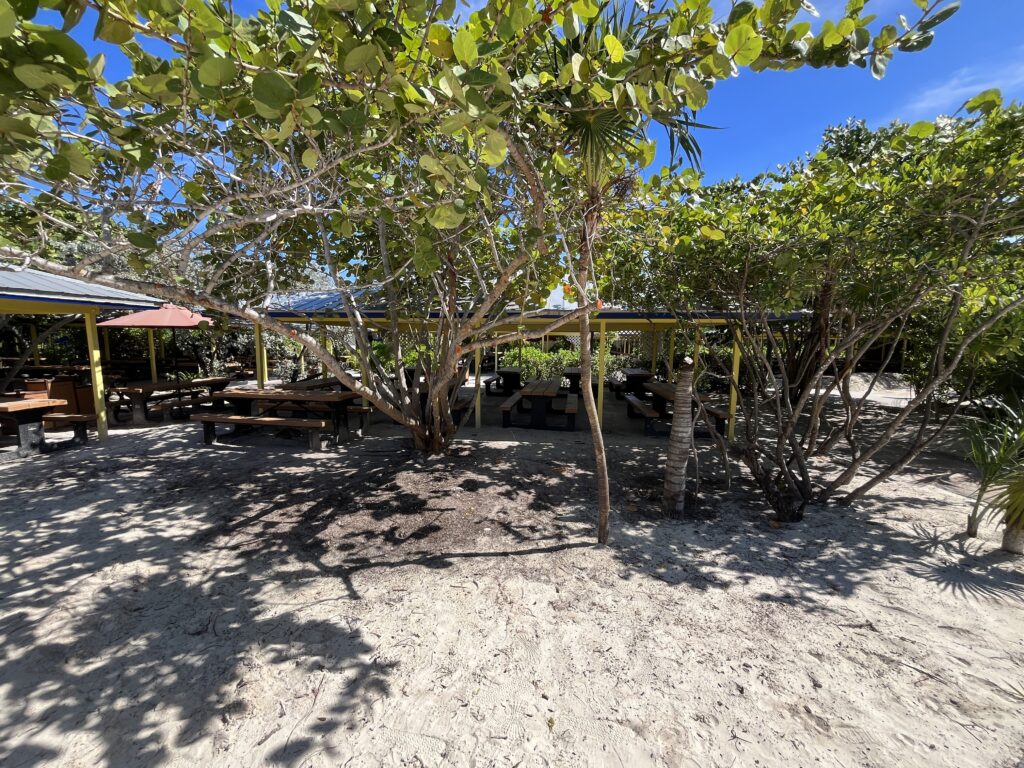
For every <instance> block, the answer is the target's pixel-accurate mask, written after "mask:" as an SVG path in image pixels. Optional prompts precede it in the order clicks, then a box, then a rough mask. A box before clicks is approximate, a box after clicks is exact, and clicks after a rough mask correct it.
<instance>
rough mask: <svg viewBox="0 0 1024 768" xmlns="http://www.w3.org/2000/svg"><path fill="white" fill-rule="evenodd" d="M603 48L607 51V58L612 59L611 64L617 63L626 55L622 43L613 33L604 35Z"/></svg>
mask: <svg viewBox="0 0 1024 768" xmlns="http://www.w3.org/2000/svg"><path fill="white" fill-rule="evenodd" d="M604 48H605V50H606V51H608V58H610V59H611V60H612V63H613V64H618V63H619V62H620V61H622V59H623V57H624V56H625V55H626V49H625V48H623V47H622V43H620V42H619V38H617V37H616V36H615V35H605V36H604Z"/></svg>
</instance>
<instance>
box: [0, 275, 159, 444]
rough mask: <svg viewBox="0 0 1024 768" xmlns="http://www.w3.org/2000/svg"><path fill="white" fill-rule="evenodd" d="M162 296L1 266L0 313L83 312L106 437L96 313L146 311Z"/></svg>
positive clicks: (94, 388) (99, 421)
mask: <svg viewBox="0 0 1024 768" xmlns="http://www.w3.org/2000/svg"><path fill="white" fill-rule="evenodd" d="M161 303H162V302H161V301H160V300H159V299H154V298H150V297H149V296H143V295H142V294H139V293H132V292H130V291H121V290H118V289H116V288H107V287H106V286H102V285H96V284H93V283H87V282H84V281H82V280H75V279H74V278H70V277H63V276H60V275H51V274H49V273H47V272H40V271H38V270H34V269H11V268H7V267H0V314H5V315H7V314H10V315H82V317H83V319H84V321H85V338H86V342H87V345H88V349H89V375H90V377H91V379H92V393H93V405H94V406H95V409H96V431H97V433H98V435H99V438H100V439H101V440H103V439H105V438H106V436H107V411H106V407H105V403H104V399H103V392H104V387H103V368H102V365H101V359H102V356H101V351H100V342H99V333H98V331H97V327H96V325H97V324H96V316H97V315H98V314H99V313H100V312H106V311H109V310H144V309H153V308H156V307H159V306H160V305H161Z"/></svg>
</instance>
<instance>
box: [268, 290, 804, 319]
mask: <svg viewBox="0 0 1024 768" xmlns="http://www.w3.org/2000/svg"><path fill="white" fill-rule="evenodd" d="M356 298H357V299H358V298H359V296H358V295H357V296H356ZM269 311H270V315H271V317H277V318H281V319H298V318H309V319H317V318H320V319H324V318H332V319H344V318H346V317H347V315H346V314H345V309H344V306H343V304H342V301H341V296H340V294H339V293H338V292H337V291H302V292H299V293H283V294H278V295H276V296H274V297H272V299H271V301H270V307H269ZM572 311H573V310H571V309H546V310H544V311H542V312H538V313H536V314H531V315H530V319H531V320H556V319H557V318H559V317H561V316H563V315H567V314H569V313H570V312H572ZM359 312H360V314H362V315H363V316H364V317H367V318H370V319H378V318H384V317H387V308H386V307H383V306H379V305H378V306H372V307H363V306H360V307H359ZM440 316H441V313H440V312H437V311H434V312H430V313H428V314H427V319H437V318H439V317H440ZM505 316H506V317H507V319H508V321H509V322H510V323H514V322H515V321H516V318H517V317H518V316H519V313H518V312H517V311H513V312H508V313H506V315H505ZM803 316H804V313H803V312H794V313H791V314H789V315H785V316H772V318H771V320H773V321H776V322H785V321H792V320H798V319H800V318H801V317H803ZM738 317H740V313H739V312H724V311H718V310H695V311H686V312H669V311H667V310H665V311H658V312H639V311H634V310H628V309H614V308H608V309H601V310H598V311H597V312H595V313H594V314H593V315H592V319H593V320H598V321H600V320H607V321H615V320H674V319H676V318H681V319H684V320H731V319H736V318H738Z"/></svg>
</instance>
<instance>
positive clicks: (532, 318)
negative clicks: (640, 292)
mask: <svg viewBox="0 0 1024 768" xmlns="http://www.w3.org/2000/svg"><path fill="white" fill-rule="evenodd" d="M572 311H573V310H569V309H549V310H544V311H542V312H532V313H522V314H509V315H508V316H507V321H506V322H503V323H502V324H501V325H499V326H496V327H495V328H493V329H492V333H493V334H494V335H495V336H500V335H501V334H503V333H510V332H514V331H516V330H520V329H527V330H539V329H541V328H545V327H546V326H549V325H550V324H551V323H552V322H554V321H556V320H557V319H558V318H559V317H564V316H565V315H567V314H569V313H570V312H572ZM360 313H361V315H362V318H363V320H364V322H365V323H366V324H367V325H368V326H369V327H370V328H379V329H381V330H385V329H388V328H389V327H390V325H389V319H388V313H387V310H386V309H385V308H383V307H380V308H369V309H366V310H361V311H360ZM270 314H271V316H272V317H274V318H276V319H277V320H280V321H282V322H290V323H306V324H310V325H314V326H319V327H321V328H324V327H327V326H347V325H349V319H348V315H347V314H346V313H345V310H344V308H343V307H342V306H341V303H340V298H339V296H338V294H337V293H336V292H330V291H325V292H306V293H299V294H286V295H281V296H277V297H275V300H274V302H273V303H272V305H271V310H270ZM439 317H440V314H439V313H430V315H429V316H427V317H425V318H402V319H401V320H400V321H399V326H400V327H401V328H405V329H409V330H414V329H420V328H422V327H423V326H424V324H427V325H431V324H433V323H436V322H437V321H438V319H439ZM738 317H739V315H738V313H735V312H719V311H690V312H669V311H661V312H638V311H631V310H624V309H610V308H609V309H600V310H597V311H595V312H594V313H593V314H592V315H591V323H590V325H591V331H592V333H593V334H594V335H595V336H596V337H597V340H598V353H597V365H598V377H597V385H598V388H597V409H598V415H599V418H600V419H601V420H602V421H603V419H604V399H605V397H604V394H605V376H606V373H607V371H606V361H607V358H608V337H609V335H610V334H613V333H620V332H623V331H633V332H636V331H642V332H647V333H650V334H652V352H653V353H652V355H651V358H652V359H651V366H652V372H653V369H654V367H655V365H656V362H657V359H658V343H659V339H660V338H661V336H662V335H663V334H665V333H668V332H669V331H674V330H678V329H679V328H680V324H681V323H682V324H688V325H691V326H693V328H694V329H695V333H694V337H695V343H696V344H698V345H699V343H700V337H701V332H702V330H703V329H706V328H732V329H733V334H732V369H731V380H732V386H730V387H729V426H728V436H729V438H730V439H732V437H733V435H734V432H735V423H736V408H737V397H738V382H739V375H740V362H741V349H740V344H739V339H738V336H737V334H736V332H735V329H734V321H735V320H737V319H738ZM799 317H801V315H795V316H794V317H793V318H774V319H776V320H787V319H799ZM576 327H577V326H576V325H575V323H574V322H569V323H567V324H566V325H564V326H562V327H561V328H559V329H558V330H556V331H554V332H553V333H552V334H550V335H575V334H576V330H575V328H576ZM260 333H261V331H260V329H259V328H258V327H257V329H256V338H257V361H256V365H257V371H259V370H261V369H262V370H263V371H266V368H267V363H266V360H265V354H264V353H263V352H262V350H263V345H262V344H261V343H260ZM581 343H584V342H583V341H582V340H581ZM665 354H666V356H667V358H668V359H669V360H672V359H674V357H675V334H674V333H669V334H668V348H667V349H666V350H665ZM480 363H481V354H480V350H479V349H478V350H477V353H476V370H477V375H478V376H479V371H480ZM264 375H265V374H264ZM480 389H481V388H479V387H478V388H477V393H476V403H475V417H476V419H475V422H476V426H479V425H480V423H481V417H480V409H481V398H480Z"/></svg>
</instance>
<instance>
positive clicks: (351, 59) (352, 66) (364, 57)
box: [342, 43, 378, 72]
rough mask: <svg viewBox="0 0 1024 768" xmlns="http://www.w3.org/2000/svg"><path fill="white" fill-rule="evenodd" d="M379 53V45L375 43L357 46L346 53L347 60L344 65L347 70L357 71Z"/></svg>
mask: <svg viewBox="0 0 1024 768" xmlns="http://www.w3.org/2000/svg"><path fill="white" fill-rule="evenodd" d="M377 53H378V51H377V46H376V45H374V44H373V43H367V44H366V45H360V46H357V47H355V48H353V49H352V50H351V51H349V52H348V53H347V54H346V55H345V61H344V63H343V65H342V66H343V67H344V68H345V71H346V72H355V71H356V70H357V69H362V68H363V67H365V66H366V65H367V64H369V63H370V62H371V61H373V60H374V59H376V58H377Z"/></svg>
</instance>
